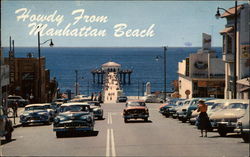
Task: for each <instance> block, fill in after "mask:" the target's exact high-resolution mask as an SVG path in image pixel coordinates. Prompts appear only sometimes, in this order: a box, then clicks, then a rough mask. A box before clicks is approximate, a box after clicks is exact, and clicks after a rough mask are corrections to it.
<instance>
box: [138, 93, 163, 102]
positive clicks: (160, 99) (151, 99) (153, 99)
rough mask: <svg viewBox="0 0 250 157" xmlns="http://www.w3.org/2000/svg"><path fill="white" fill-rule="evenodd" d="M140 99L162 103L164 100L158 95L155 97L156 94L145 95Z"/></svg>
mask: <svg viewBox="0 0 250 157" xmlns="http://www.w3.org/2000/svg"><path fill="white" fill-rule="evenodd" d="M142 100H143V101H145V102H148V103H163V102H164V100H163V99H162V98H160V97H157V96H156V95H153V94H151V95H147V96H144V97H142Z"/></svg>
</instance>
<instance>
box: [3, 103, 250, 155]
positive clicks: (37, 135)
mask: <svg viewBox="0 0 250 157" xmlns="http://www.w3.org/2000/svg"><path fill="white" fill-rule="evenodd" d="M159 105H160V104H148V107H149V112H150V117H149V122H144V121H142V120H137V121H129V122H128V123H124V121H123V118H122V115H121V113H122V111H123V107H124V104H122V103H120V104H114V103H113V104H102V108H103V109H104V117H105V119H104V120H96V123H95V132H94V133H92V134H81V135H78V136H70V135H68V136H65V137H64V138H56V135H55V132H53V131H52V127H53V125H42V126H41V125H36V126H28V127H19V128H16V129H15V130H14V132H13V140H12V141H11V142H9V143H6V142H5V141H4V139H3V138H2V139H1V143H2V145H1V152H0V156H1V155H2V156H213V157H214V156H220V157H222V156H233V157H235V156H241V157H247V156H249V144H246V143H243V140H242V139H241V138H240V137H239V136H238V135H237V134H229V136H228V137H220V136H219V134H218V133H217V132H209V133H208V137H207V138H205V137H199V136H200V132H199V130H197V129H196V127H195V126H193V125H190V124H189V123H181V122H180V121H178V120H176V119H172V118H165V117H163V116H162V115H161V114H160V113H159V112H158V107H159Z"/></svg>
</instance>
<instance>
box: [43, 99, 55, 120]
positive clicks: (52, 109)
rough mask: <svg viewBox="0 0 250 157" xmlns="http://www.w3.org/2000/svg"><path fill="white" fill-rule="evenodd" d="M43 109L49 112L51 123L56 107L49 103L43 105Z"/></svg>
mask: <svg viewBox="0 0 250 157" xmlns="http://www.w3.org/2000/svg"><path fill="white" fill-rule="evenodd" d="M44 107H45V108H46V109H47V111H48V112H49V114H50V117H51V120H52V121H53V119H54V118H55V116H56V114H57V107H56V106H55V105H52V104H51V103H45V104H44Z"/></svg>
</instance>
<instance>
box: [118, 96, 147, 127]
mask: <svg viewBox="0 0 250 157" xmlns="http://www.w3.org/2000/svg"><path fill="white" fill-rule="evenodd" d="M125 106H126V108H125V109H124V110H123V118H124V122H125V123H126V122H127V121H128V120H129V119H143V120H144V121H145V122H146V121H148V117H149V112H148V108H147V106H146V104H145V102H144V101H143V100H133V101H128V102H127V103H126V105H125Z"/></svg>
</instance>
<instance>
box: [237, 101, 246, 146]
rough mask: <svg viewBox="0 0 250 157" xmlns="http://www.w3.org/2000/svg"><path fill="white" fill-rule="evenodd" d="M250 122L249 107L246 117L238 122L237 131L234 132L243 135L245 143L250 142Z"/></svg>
mask: <svg viewBox="0 0 250 157" xmlns="http://www.w3.org/2000/svg"><path fill="white" fill-rule="evenodd" d="M249 124H250V120H249V105H248V107H247V110H246V113H245V115H244V116H243V117H242V118H240V119H238V120H237V125H236V129H235V130H234V131H235V132H237V133H240V134H241V137H242V139H243V140H244V142H247V143H249V142H250V126H249Z"/></svg>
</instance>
